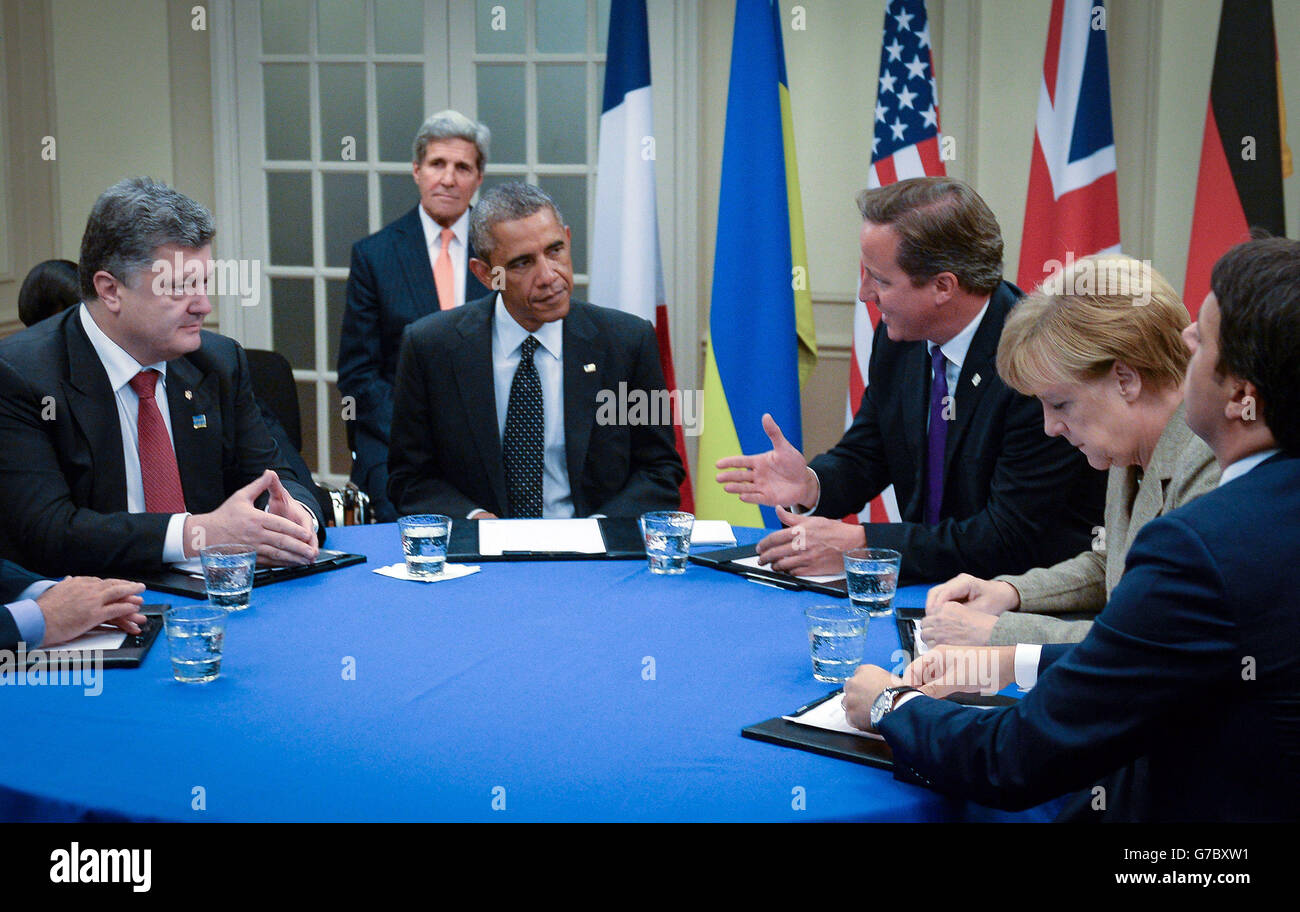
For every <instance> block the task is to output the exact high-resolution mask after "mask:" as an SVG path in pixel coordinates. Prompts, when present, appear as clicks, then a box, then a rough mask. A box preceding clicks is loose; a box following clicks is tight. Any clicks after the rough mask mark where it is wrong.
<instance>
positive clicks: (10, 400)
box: [0, 307, 325, 576]
mask: <svg viewBox="0 0 1300 912" xmlns="http://www.w3.org/2000/svg"><path fill="white" fill-rule="evenodd" d="M80 312H81V309H80V308H79V307H71V308H68V310H66V311H64V312H63V313H61V314H59V315H58V316H56V317H52V318H51V319H49V320H45V321H43V322H41V323H37V324H36V325H35V326H33V327H31V328H29V329H26V330H24V331H23V332H20V333H18V334H16V335H13V336H10V337H9V338H7V339H4V340H0V490H2V491H3V492H4V499H5V503H4V509H3V511H0V553H3V554H7V555H10V556H13V557H16V558H17V559H18V560H19V561H20V562H21V563H22V564H23V565H24V566H26V567H30V568H31V569H33V570H36V571H38V572H40V573H46V574H49V575H51V576H63V575H65V574H69V573H72V574H88V575H93V576H105V575H108V576H111V575H113V574H117V573H132V572H147V571H149V570H154V569H157V568H158V567H160V566H161V565H162V564H161V561H162V548H163V540H164V538H165V537H166V531H167V523H168V521H169V516H168V515H167V514H165V513H128V512H127V507H126V467H125V464H124V462H123V457H122V431H121V426H120V423H119V421H118V417H117V404H116V402H115V401H114V397H113V391H112V389H111V388H110V387H109V385H108V374H107V373H106V372H105V371H104V366H103V364H102V363H101V362H100V360H99V356H98V355H97V354H96V353H95V349H94V347H93V346H92V345H91V344H90V339H89V337H87V335H86V330H85V328H84V327H82V325H81V318H80ZM186 391H191V392H193V398H192V399H187V398H186V396H185V392H186ZM167 400H168V408H169V410H170V412H171V425H172V440H173V444H174V446H175V449H176V462H177V466H178V467H179V469H180V475H181V488H182V490H183V491H184V493H185V505H186V507H187V508H188V509H189V511H190V512H191V513H207V512H210V511H212V510H214V509H216V508H217V507H219V506H220V505H221V504H222V502H223V501H224V500H225V499H226V498H227V497H228V496H230V495H231V494H232V493H234V492H235V491H236V490H237V489H239V488H241V487H243V486H244V485H246V484H248V483H249V482H251V481H253V480H254V479H256V478H257V477H258V476H259V475H261V474H262V472H264V471H265V470H266V469H268V468H271V469H274V470H275V471H276V472H277V473H278V474H279V475H280V478H281V480H282V481H283V482H284V486H285V487H286V488H287V489H288V490H289V493H290V494H291V495H292V496H293V497H294V498H295V499H297V500H299V501H301V502H302V503H303V504H305V505H306V506H308V507H309V508H311V509H312V512H313V513H315V514H316V520H317V522H318V523H320V535H321V537H322V540H323V538H324V534H325V520H324V517H323V516H322V515H321V513H320V507H319V505H318V504H317V503H316V498H315V496H314V495H313V494H312V493H311V491H310V489H308V488H307V487H306V486H305V485H304V484H303V483H302V482H300V480H299V479H298V478H297V477H296V476H295V475H294V473H293V471H292V470H291V469H289V468H288V467H287V466H286V465H285V463H284V460H283V459H282V458H281V457H280V453H279V450H278V449H277V448H276V445H275V443H274V442H273V441H272V440H271V437H270V435H269V433H268V432H267V430H266V425H265V424H264V423H263V421H262V416H261V414H260V413H259V412H258V409H257V405H256V404H255V403H254V401H253V390H252V386H251V385H250V382H249V374H248V361H247V359H245V357H244V350H243V349H242V348H240V347H239V344H238V343H236V342H235V341H234V340H233V339H228V338H226V337H225V336H220V335H217V334H216V333H210V332H204V333H203V337H202V345H201V347H200V348H199V349H197V350H196V351H194V352H191V353H190V354H188V355H185V356H184V357H181V358H177V359H175V360H174V361H170V362H168V364H167ZM200 416H201V420H200ZM203 422H206V426H205V427H196V426H195V424H196V423H203ZM308 483H310V481H308Z"/></svg>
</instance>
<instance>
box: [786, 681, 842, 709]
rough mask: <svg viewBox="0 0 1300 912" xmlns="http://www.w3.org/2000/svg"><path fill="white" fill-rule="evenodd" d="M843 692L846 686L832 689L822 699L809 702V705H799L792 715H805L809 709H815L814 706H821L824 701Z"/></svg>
mask: <svg viewBox="0 0 1300 912" xmlns="http://www.w3.org/2000/svg"><path fill="white" fill-rule="evenodd" d="M843 693H844V688H843V687H841V688H840V689H839V690H833V691H831V692H830V693H828V694H827V695H826V696H824V697H822V698H821V699H819V700H813V701H812V702H811V703H809V704H808V705H807V706H800V707H799V708H798V709H796V710H795V711H794V712H792V713H790V715H792V716H801V715H803V714H804V713H806V712H807V711H808V710H810V709H813V708H815V707H817V706H821V705H822V704H823V703H825V702H826V701H827V700H829V699H830V698H831V697H835V696H839V695H841V694H843Z"/></svg>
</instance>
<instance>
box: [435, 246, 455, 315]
mask: <svg viewBox="0 0 1300 912" xmlns="http://www.w3.org/2000/svg"><path fill="white" fill-rule="evenodd" d="M455 236H456V232H454V231H452V230H451V229H450V228H444V229H442V249H441V250H439V251H438V260H437V262H435V263H434V264H433V284H434V285H435V286H436V287H437V289H438V306H439V307H440V308H442V309H443V310H451V309H452V308H453V307H455V306H456V275H455V273H454V272H453V271H452V268H451V251H450V249H449V248H450V247H451V239H452V238H453V237H455Z"/></svg>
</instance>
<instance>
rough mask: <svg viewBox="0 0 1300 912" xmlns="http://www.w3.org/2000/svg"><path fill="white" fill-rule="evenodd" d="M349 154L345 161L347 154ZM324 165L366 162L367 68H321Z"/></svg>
mask: <svg viewBox="0 0 1300 912" xmlns="http://www.w3.org/2000/svg"><path fill="white" fill-rule="evenodd" d="M344 152H348V157H347V158H344V157H343V153H344ZM320 157H321V161H366V160H367V158H369V153H368V152H367V149H366V67H365V64H363V63H322V64H321V65H320Z"/></svg>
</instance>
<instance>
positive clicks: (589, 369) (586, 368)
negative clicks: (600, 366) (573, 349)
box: [582, 364, 596, 374]
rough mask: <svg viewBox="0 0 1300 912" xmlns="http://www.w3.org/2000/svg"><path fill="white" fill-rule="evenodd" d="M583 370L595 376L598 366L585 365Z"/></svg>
mask: <svg viewBox="0 0 1300 912" xmlns="http://www.w3.org/2000/svg"><path fill="white" fill-rule="evenodd" d="M582 370H583V372H584V373H588V374H594V373H595V372H596V365H595V364H584V365H582Z"/></svg>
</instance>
